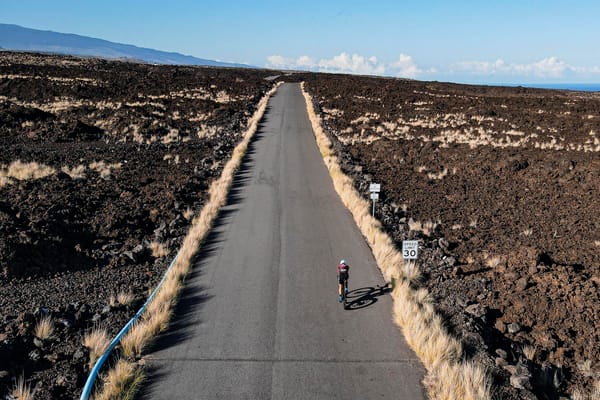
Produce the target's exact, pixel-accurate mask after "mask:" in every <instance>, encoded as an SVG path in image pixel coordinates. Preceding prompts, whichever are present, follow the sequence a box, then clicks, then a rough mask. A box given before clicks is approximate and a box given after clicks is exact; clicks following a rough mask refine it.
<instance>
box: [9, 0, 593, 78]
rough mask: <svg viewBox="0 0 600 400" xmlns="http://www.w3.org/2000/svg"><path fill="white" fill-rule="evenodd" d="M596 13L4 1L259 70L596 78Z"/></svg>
mask: <svg viewBox="0 0 600 400" xmlns="http://www.w3.org/2000/svg"><path fill="white" fill-rule="evenodd" d="M288 3H289V4H288ZM599 15H600V2H597V1H588V0H584V1H578V2H569V1H557V0H546V1H538V0H520V1H513V0H505V1H475V0H473V1H456V0H455V1H436V0H429V1H428V0H421V1H412V0H411V1H400V0H398V1H357V0H344V1H326V0H322V1H313V0H304V1H302V2H285V1H281V0H278V1H227V0H221V1H176V0H172V1H169V2H166V1H152V0H150V1H126V0H120V1H115V0H103V1H101V2H92V1H81V0H78V1H71V0H69V1H66V0H65V1H60V0H57V1H47V0H38V1H32V0H19V1H9V0H0V22H3V23H13V24H18V25H22V26H25V27H29V28H36V29H47V30H53V31H56V32H64V33H77V34H81V35H86V36H92V37H97V38H101V39H106V40H111V41H115V42H120V43H128V44H134V45H137V46H142V47H150V48H154V49H159V50H165V51H176V52H180V53H184V54H189V55H193V56H196V57H201V58H209V59H216V60H222V61H232V62H243V63H248V64H252V65H255V66H260V67H264V66H267V67H273V68H292V69H309V70H315V71H317V70H318V71H330V72H348V73H361V74H376V75H388V76H401V77H409V78H416V79H422V80H440V81H454V82H469V83H557V82H568V83H577V82H585V83H599V82H600V51H598V43H599V42H600V24H599V23H598V16H599Z"/></svg>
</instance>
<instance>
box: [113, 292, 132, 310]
mask: <svg viewBox="0 0 600 400" xmlns="http://www.w3.org/2000/svg"><path fill="white" fill-rule="evenodd" d="M134 299H135V298H134V296H133V293H132V292H131V291H128V292H124V291H120V292H119V293H117V303H119V304H120V305H122V306H127V305H129V304H131V303H132V302H133V300H134Z"/></svg>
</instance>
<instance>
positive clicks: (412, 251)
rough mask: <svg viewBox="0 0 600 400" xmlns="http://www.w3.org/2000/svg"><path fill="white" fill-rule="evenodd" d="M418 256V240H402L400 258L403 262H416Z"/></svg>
mask: <svg viewBox="0 0 600 400" xmlns="http://www.w3.org/2000/svg"><path fill="white" fill-rule="evenodd" d="M418 255H419V241H418V240H403V241H402V258H403V259H405V260H416V259H417V256H418Z"/></svg>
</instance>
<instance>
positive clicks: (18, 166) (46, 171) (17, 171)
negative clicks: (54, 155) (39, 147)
mask: <svg viewBox="0 0 600 400" xmlns="http://www.w3.org/2000/svg"><path fill="white" fill-rule="evenodd" d="M54 173H56V170H55V169H54V168H52V167H49V166H47V165H43V164H38V163H36V162H28V163H24V162H21V160H16V161H13V162H12V163H10V165H9V166H8V167H3V168H0V176H1V177H3V179H2V182H4V184H7V183H10V178H12V179H16V180H18V181H26V180H29V179H41V178H45V177H47V176H49V175H53V174H54ZM2 182H0V184H1V183H2Z"/></svg>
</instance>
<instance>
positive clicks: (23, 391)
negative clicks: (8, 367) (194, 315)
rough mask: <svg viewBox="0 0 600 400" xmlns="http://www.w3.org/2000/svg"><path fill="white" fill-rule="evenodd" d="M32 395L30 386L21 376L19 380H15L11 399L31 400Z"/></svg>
mask: <svg viewBox="0 0 600 400" xmlns="http://www.w3.org/2000/svg"><path fill="white" fill-rule="evenodd" d="M34 394H35V393H34V391H33V390H32V389H31V386H30V385H29V384H28V383H27V382H25V378H24V377H23V376H22V375H21V376H20V377H19V379H17V382H16V383H15V387H14V388H13V390H12V393H11V395H12V397H13V398H14V399H15V400H33V399H34Z"/></svg>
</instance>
